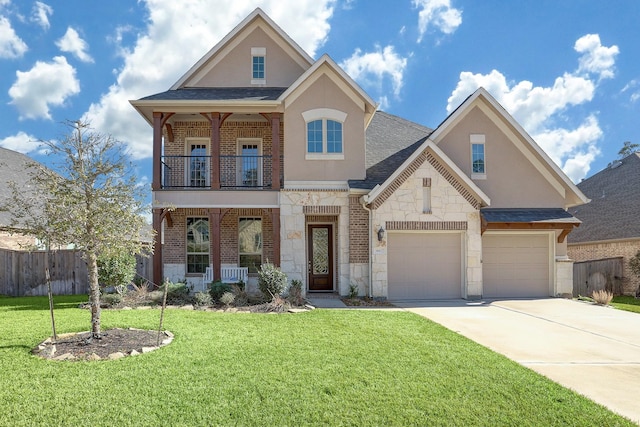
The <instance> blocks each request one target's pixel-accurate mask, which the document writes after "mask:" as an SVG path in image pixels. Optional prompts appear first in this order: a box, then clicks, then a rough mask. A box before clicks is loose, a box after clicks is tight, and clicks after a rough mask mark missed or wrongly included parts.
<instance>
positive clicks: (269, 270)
mask: <svg viewBox="0 0 640 427" xmlns="http://www.w3.org/2000/svg"><path fill="white" fill-rule="evenodd" d="M286 287H287V275H286V274H285V273H283V272H282V270H280V269H279V268H278V267H276V266H275V265H273V264H271V263H270V262H267V263H266V264H262V265H261V266H260V269H259V270H258V288H259V289H260V292H262V294H263V295H264V296H265V297H267V298H275V297H277V296H280V295H282V292H284V289H285V288H286Z"/></svg>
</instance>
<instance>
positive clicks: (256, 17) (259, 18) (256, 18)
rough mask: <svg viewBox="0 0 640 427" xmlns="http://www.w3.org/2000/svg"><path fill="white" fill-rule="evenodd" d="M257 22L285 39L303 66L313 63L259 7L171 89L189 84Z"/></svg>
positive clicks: (306, 66)
mask: <svg viewBox="0 0 640 427" xmlns="http://www.w3.org/2000/svg"><path fill="white" fill-rule="evenodd" d="M254 22H257V23H258V25H265V26H266V28H268V29H271V30H273V31H274V32H275V33H276V34H277V35H278V36H280V37H281V38H282V40H284V41H285V43H286V44H287V45H288V46H289V47H290V48H291V50H292V52H293V53H294V54H295V55H294V56H296V57H297V58H295V59H296V60H297V62H298V63H300V65H302V66H303V68H308V67H310V66H311V64H313V58H311V57H310V56H309V54H307V52H305V51H304V50H303V49H302V48H301V47H300V45H298V43H296V42H295V41H294V40H293V39H292V38H291V37H289V35H288V34H287V33H285V32H284V30H282V28H280V27H279V26H278V24H276V23H275V22H274V21H273V20H272V19H271V18H269V16H268V15H267V14H266V13H264V11H263V10H262V9H260V8H259V7H258V8H256V9H255V10H254V11H253V12H251V13H250V14H249V16H247V17H246V18H244V19H243V20H242V21H241V22H240V23H239V24H238V25H236V27H235V28H234V29H233V30H231V32H230V33H228V34H227V35H226V36H225V37H224V38H223V39H222V40H220V41H219V42H218V43H217V44H216V45H215V46H214V47H213V48H211V50H209V52H207V53H206V54H205V55H204V56H203V57H202V58H200V60H199V61H198V62H196V63H195V64H194V65H193V66H192V67H191V68H190V69H189V70H188V71H187V72H186V73H185V74H184V75H183V76H182V77H180V79H178V81H177V82H175V83H174V84H173V86H171V89H179V88H181V87H185V86H188V82H189V80H190V79H191V78H193V77H194V76H196V75H197V74H198V73H200V72H201V71H202V70H203V69H205V68H206V67H207V66H208V65H209V64H210V62H211V61H212V60H213V59H214V57H216V56H217V55H219V54H222V53H223V50H224V49H225V48H226V47H227V46H228V45H230V43H231V42H232V41H233V40H234V39H236V38H237V37H241V34H242V32H243V31H244V30H245V28H247V27H249V26H250V25H251V24H252V23H254Z"/></svg>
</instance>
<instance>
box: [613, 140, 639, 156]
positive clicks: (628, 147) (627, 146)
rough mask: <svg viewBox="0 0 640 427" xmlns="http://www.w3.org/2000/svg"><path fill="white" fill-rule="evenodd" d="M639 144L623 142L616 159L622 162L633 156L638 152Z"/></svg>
mask: <svg viewBox="0 0 640 427" xmlns="http://www.w3.org/2000/svg"><path fill="white" fill-rule="evenodd" d="M638 148H640V144H634V143H632V142H631V141H625V142H624V144H623V145H622V148H621V149H620V151H618V159H620V160H622V159H624V158H625V157H627V156H628V155H629V154H633V153H635V152H636V151H638Z"/></svg>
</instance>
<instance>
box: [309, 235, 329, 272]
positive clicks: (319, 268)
mask: <svg viewBox="0 0 640 427" xmlns="http://www.w3.org/2000/svg"><path fill="white" fill-rule="evenodd" d="M312 233H313V237H312V238H313V240H312V241H313V274H328V273H329V229H328V228H314V229H313V231H312Z"/></svg>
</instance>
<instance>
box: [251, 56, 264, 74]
mask: <svg viewBox="0 0 640 427" xmlns="http://www.w3.org/2000/svg"><path fill="white" fill-rule="evenodd" d="M253 78H254V79H264V56H254V57H253Z"/></svg>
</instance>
